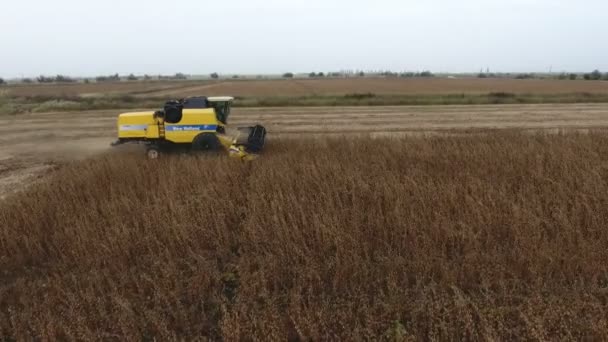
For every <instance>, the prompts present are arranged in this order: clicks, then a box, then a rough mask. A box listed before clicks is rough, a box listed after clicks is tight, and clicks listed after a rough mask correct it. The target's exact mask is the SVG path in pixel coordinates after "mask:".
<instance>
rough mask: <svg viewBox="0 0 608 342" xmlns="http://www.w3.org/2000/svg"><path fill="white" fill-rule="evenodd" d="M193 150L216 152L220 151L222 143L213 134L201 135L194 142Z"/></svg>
mask: <svg viewBox="0 0 608 342" xmlns="http://www.w3.org/2000/svg"><path fill="white" fill-rule="evenodd" d="M192 149H193V150H194V151H199V152H203V151H210V152H215V151H218V150H219V149H220V141H219V139H218V138H217V136H216V135H215V134H213V133H201V134H199V135H197V136H196V137H195V138H194V140H192Z"/></svg>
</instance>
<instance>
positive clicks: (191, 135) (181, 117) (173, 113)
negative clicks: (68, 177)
mask: <svg viewBox="0 0 608 342" xmlns="http://www.w3.org/2000/svg"><path fill="white" fill-rule="evenodd" d="M233 100H234V99H233V98H232V97H228V96H221V97H208V98H207V97H203V96H199V97H190V98H186V99H182V100H173V101H167V102H166V103H165V106H164V108H163V110H159V111H156V112H152V111H150V112H135V113H123V114H120V115H119V116H118V124H117V126H118V127H117V128H118V140H117V141H116V142H114V143H112V145H113V146H116V145H121V144H125V143H143V144H145V145H146V147H147V149H146V151H147V152H146V153H147V156H148V158H151V159H156V158H158V157H159V156H160V154H161V153H162V152H168V151H171V150H181V151H193V152H218V151H221V150H224V151H227V152H228V154H229V155H230V156H231V157H235V158H239V159H243V160H251V159H255V158H256V157H257V156H258V154H259V153H260V152H261V151H262V149H263V148H264V144H265V141H266V129H265V128H264V127H263V126H261V125H256V126H251V127H239V128H237V129H236V130H231V129H230V128H229V127H228V126H227V124H228V117H229V116H230V109H231V105H232V102H233ZM228 131H233V132H234V134H227V132H228Z"/></svg>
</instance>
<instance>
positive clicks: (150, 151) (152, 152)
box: [146, 146, 160, 159]
mask: <svg viewBox="0 0 608 342" xmlns="http://www.w3.org/2000/svg"><path fill="white" fill-rule="evenodd" d="M146 156H147V157H148V159H158V158H159V157H160V150H159V149H158V147H156V146H148V148H147V149H146Z"/></svg>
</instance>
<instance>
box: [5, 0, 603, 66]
mask: <svg viewBox="0 0 608 342" xmlns="http://www.w3.org/2000/svg"><path fill="white" fill-rule="evenodd" d="M0 1H1V2H2V4H1V5H0V25H1V26H0V46H1V47H0V76H4V77H16V76H21V75H25V76H35V75H39V74H68V75H72V76H94V75H99V74H110V73H116V72H118V73H121V74H127V73H135V74H144V73H148V74H158V73H163V74H168V73H175V72H184V73H190V74H207V73H210V72H220V73H247V74H256V73H282V72H287V71H292V72H308V71H332V70H343V69H363V70H372V69H376V70H377V69H384V70H389V69H390V70H395V71H399V70H423V69H429V70H432V71H435V72H441V71H449V72H476V71H479V70H480V69H482V68H483V69H485V68H487V67H488V68H490V70H491V71H512V72H524V71H549V69H550V68H551V67H552V70H553V71H590V70H593V69H596V68H599V69H601V70H604V71H608V44H607V39H608V0H576V1H575V0H458V1H456V0H215V1H201V0H173V1H167V0H52V1H50V0H18V1H13V0H0Z"/></svg>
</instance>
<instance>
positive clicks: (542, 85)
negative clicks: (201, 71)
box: [6, 78, 608, 97]
mask: <svg viewBox="0 0 608 342" xmlns="http://www.w3.org/2000/svg"><path fill="white" fill-rule="evenodd" d="M6 90H7V91H8V93H9V94H10V95H14V96H35V95H44V96H97V95H141V96H159V97H165V96H169V97H171V96H176V97H184V96H195V95H201V94H206V95H226V94H230V95H234V96H310V95H344V94H351V93H368V92H369V93H374V94H384V95H386V94H486V93H490V92H507V93H520V94H521V93H525V94H562V93H604V94H605V93H608V82H605V81H583V80H578V81H560V80H538V79H532V80H516V79H477V78H458V79H448V78H430V79H421V78H413V79H403V78H338V79H292V80H229V81H223V80H222V81H146V82H109V83H89V84H84V83H75V84H48V85H47V84H31V85H17V86H11V87H7V88H6Z"/></svg>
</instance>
